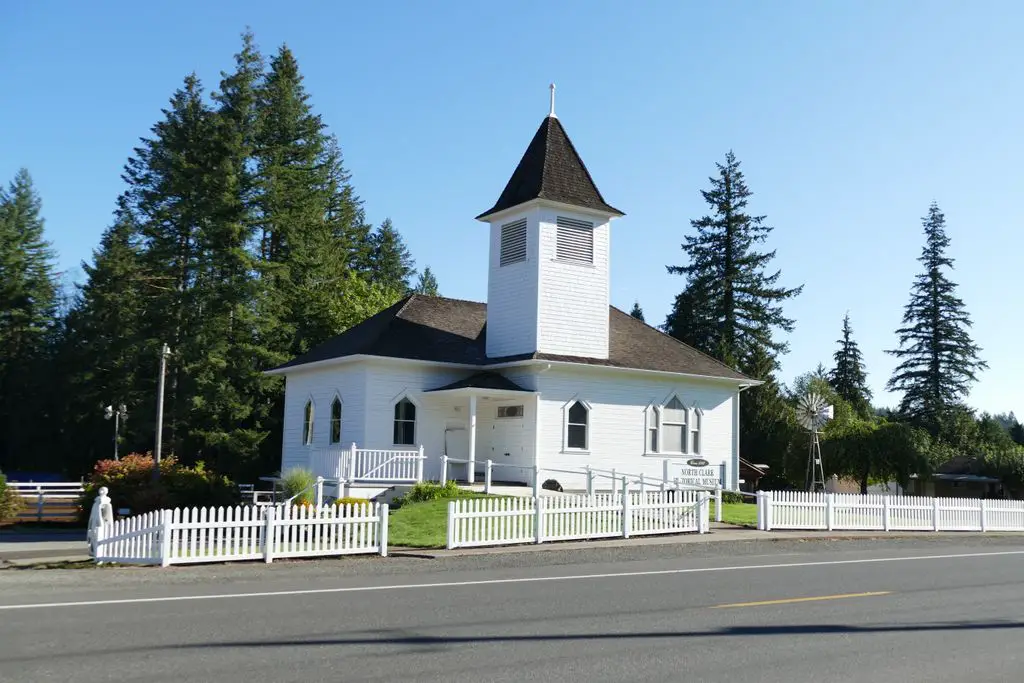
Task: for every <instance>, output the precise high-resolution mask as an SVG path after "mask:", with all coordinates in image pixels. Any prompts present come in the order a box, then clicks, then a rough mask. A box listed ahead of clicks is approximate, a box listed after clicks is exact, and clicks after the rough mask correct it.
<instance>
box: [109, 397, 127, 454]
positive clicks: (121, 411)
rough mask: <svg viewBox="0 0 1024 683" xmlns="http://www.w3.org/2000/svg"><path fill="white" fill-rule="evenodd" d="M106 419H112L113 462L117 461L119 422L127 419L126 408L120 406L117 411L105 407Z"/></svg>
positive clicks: (122, 405) (112, 407)
mask: <svg viewBox="0 0 1024 683" xmlns="http://www.w3.org/2000/svg"><path fill="white" fill-rule="evenodd" d="M103 416H104V417H105V418H106V419H108V420H109V419H110V418H114V460H118V459H119V458H118V457H117V440H118V437H119V436H120V432H121V421H122V420H124V419H126V418H127V417H128V406H126V405H125V404H123V403H122V404H120V405H119V406H118V407H117V410H116V411H115V410H114V406H107V407H106V408H105V409H104V415H103Z"/></svg>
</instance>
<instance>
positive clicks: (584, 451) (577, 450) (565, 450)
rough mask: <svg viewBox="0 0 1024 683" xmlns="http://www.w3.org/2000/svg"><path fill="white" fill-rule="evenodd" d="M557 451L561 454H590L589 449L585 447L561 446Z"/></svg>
mask: <svg viewBox="0 0 1024 683" xmlns="http://www.w3.org/2000/svg"><path fill="white" fill-rule="evenodd" d="M559 453H561V454H562V455H590V450H589V449H586V448H563V449H562V450H561V451H559Z"/></svg>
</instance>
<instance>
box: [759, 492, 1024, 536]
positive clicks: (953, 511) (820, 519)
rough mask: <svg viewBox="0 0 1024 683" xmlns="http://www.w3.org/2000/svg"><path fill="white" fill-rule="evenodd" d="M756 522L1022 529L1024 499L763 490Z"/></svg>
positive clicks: (767, 527)
mask: <svg viewBox="0 0 1024 683" xmlns="http://www.w3.org/2000/svg"><path fill="white" fill-rule="evenodd" d="M757 528H758V529H761V530H764V531H772V530H775V529H809V530H823V531H836V530H845V531H1024V500H990V499H985V498H926V497H922V496H888V495H881V494H874V495H857V494H847V493H810V492H805V491H762V492H759V493H758V494H757Z"/></svg>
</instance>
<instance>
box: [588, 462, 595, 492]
mask: <svg viewBox="0 0 1024 683" xmlns="http://www.w3.org/2000/svg"><path fill="white" fill-rule="evenodd" d="M587 495H588V496H592V495H594V472H593V471H592V470H591V469H590V465H587Z"/></svg>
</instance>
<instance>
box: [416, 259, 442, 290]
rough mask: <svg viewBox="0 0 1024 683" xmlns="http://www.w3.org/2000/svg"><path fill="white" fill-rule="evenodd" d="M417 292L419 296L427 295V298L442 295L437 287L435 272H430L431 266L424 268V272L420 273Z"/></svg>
mask: <svg viewBox="0 0 1024 683" xmlns="http://www.w3.org/2000/svg"><path fill="white" fill-rule="evenodd" d="M415 291H416V293H417V294H426V295H427V296H440V295H441V294H440V291H439V290H438V287H437V278H436V277H434V272H433V271H432V270H430V266H427V267H426V268H424V269H423V272H422V273H420V277H419V280H418V281H417V282H416V290H415Z"/></svg>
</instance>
